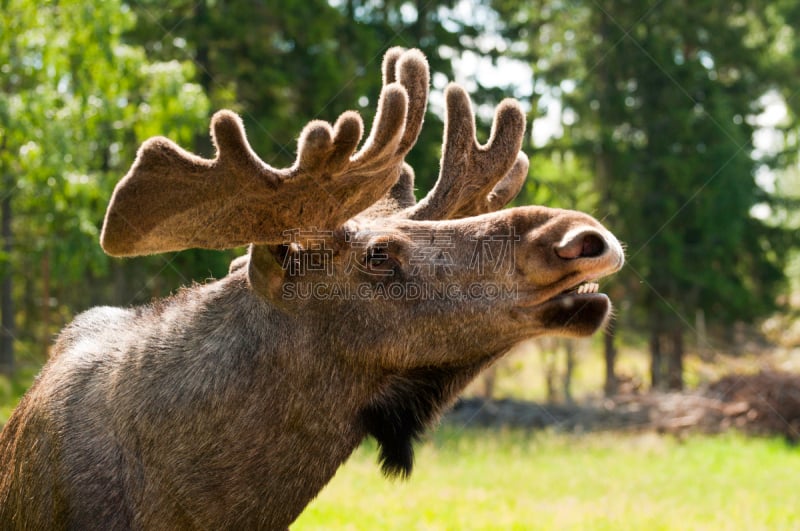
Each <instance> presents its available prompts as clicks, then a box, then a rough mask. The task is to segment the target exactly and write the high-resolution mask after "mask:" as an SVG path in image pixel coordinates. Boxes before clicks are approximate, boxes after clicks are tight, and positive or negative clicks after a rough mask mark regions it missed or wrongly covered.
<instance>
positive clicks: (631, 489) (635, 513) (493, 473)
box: [292, 427, 800, 531]
mask: <svg viewBox="0 0 800 531" xmlns="http://www.w3.org/2000/svg"><path fill="white" fill-rule="evenodd" d="M375 455H376V452H375V448H374V445H372V444H369V443H368V444H365V445H364V446H362V447H361V448H360V449H359V450H358V451H357V452H356V453H355V454H354V455H353V457H352V458H351V459H350V461H349V462H348V463H346V464H345V466H343V467H342V468H341V469H340V470H339V473H338V474H337V475H336V477H335V478H334V479H333V480H332V481H331V483H330V484H329V485H328V486H327V487H326V488H325V490H323V491H322V493H321V494H320V496H319V497H318V498H317V499H316V500H315V501H314V502H313V503H312V504H311V505H310V506H309V507H308V508H307V509H306V511H305V512H304V513H303V515H301V517H300V518H299V519H298V521H297V522H296V523H295V525H293V526H292V530H293V531H301V530H312V529H313V530H316V529H326V530H327V529H348V530H360V529H364V530H367V529H370V530H371V529H381V530H384V529H385V530H393V529H397V530H401V529H402V530H406V529H423V530H461V529H464V530H473V529H474V530H482V529H520V530H522V529H525V530H527V529H559V530H561V529H607V530H623V529H646V530H658V529H664V530H666V529H681V530H683V529H709V530H711V529H713V530H725V529H731V530H733V529H742V530H744V529H746V530H755V529H765V530H766V529H769V530H774V529H800V449H798V448H796V447H790V446H788V445H787V444H786V443H784V442H783V441H782V440H779V439H757V438H745V437H743V436H739V435H725V436H718V437H708V436H692V437H689V438H688V439H686V440H684V441H679V440H676V439H675V438H672V437H662V436H658V435H655V434H642V435H618V434H616V435H615V434H590V435H583V436H566V435H558V434H553V433H546V434H538V435H534V434H526V433H523V432H520V431H501V432H491V431H477V430H466V431H463V432H462V431H457V430H455V429H454V428H452V427H451V428H444V429H442V430H440V431H439V432H437V433H435V434H434V435H433V436H432V438H431V439H430V440H429V441H427V442H426V443H425V444H423V445H420V447H419V448H418V452H417V455H418V458H417V464H416V470H415V471H414V473H413V474H412V476H411V478H410V479H409V480H408V481H405V482H403V481H388V480H386V479H384V478H383V477H382V476H381V475H380V472H379V470H378V467H377V465H376V464H375Z"/></svg>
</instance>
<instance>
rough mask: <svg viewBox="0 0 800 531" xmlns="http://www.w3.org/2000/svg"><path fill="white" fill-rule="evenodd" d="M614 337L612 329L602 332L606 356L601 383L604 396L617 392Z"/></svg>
mask: <svg viewBox="0 0 800 531" xmlns="http://www.w3.org/2000/svg"><path fill="white" fill-rule="evenodd" d="M614 339H615V333H614V330H613V329H612V328H609V329H608V330H606V331H605V333H604V334H603V345H604V347H605V358H606V381H605V384H604V385H603V392H604V393H605V395H606V396H613V395H614V394H616V392H617V373H616V370H615V365H616V363H617V347H616V345H614Z"/></svg>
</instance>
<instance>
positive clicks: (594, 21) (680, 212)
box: [493, 0, 800, 330]
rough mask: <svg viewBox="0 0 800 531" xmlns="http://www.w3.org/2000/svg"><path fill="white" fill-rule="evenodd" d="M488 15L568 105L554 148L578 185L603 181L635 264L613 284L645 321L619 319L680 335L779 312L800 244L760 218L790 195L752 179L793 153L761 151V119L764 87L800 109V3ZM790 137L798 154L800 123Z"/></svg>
mask: <svg viewBox="0 0 800 531" xmlns="http://www.w3.org/2000/svg"><path fill="white" fill-rule="evenodd" d="M493 5H494V6H495V7H496V8H497V9H498V10H499V11H500V12H501V13H502V14H503V17H504V19H505V20H506V21H507V26H506V31H507V35H509V36H512V38H514V39H517V40H518V41H519V44H522V46H518V47H517V49H521V50H524V51H523V53H521V57H522V58H524V59H525V60H528V61H530V62H531V63H532V65H533V67H534V71H535V84H534V89H535V94H534V97H535V98H538V100H539V103H540V105H546V104H548V103H549V104H553V102H560V105H561V107H562V110H561V126H562V127H563V130H564V133H563V135H561V136H560V137H557V138H554V139H553V140H552V141H551V142H550V143H549V145H548V146H546V148H545V149H546V150H547V151H549V152H555V153H558V154H559V155H557V157H558V158H559V159H562V160H568V158H569V157H574V158H575V159H577V160H579V161H580V162H578V163H577V164H573V168H565V169H566V170H567V171H568V172H570V173H572V175H574V177H573V178H572V179H574V180H576V181H579V182H583V183H584V184H585V183H586V182H587V180H586V175H587V173H594V174H595V179H594V184H595V186H596V190H598V201H597V203H596V204H597V207H596V208H597V210H596V211H595V214H597V215H598V216H599V217H601V218H604V219H606V222H607V223H608V224H609V226H610V227H611V228H612V230H614V232H615V233H616V234H617V235H618V236H619V237H620V238H621V239H622V240H624V241H625V242H626V243H627V246H628V255H629V267H627V268H626V270H625V271H624V272H623V273H622V274H621V275H620V280H619V282H620V283H621V284H622V285H623V286H624V287H625V288H626V292H627V297H628V298H629V300H631V301H632V303H633V304H632V306H633V307H634V308H638V309H639V310H640V311H638V312H636V313H635V314H634V315H632V316H626V317H625V319H628V320H630V319H636V321H637V322H639V323H642V324H645V325H646V326H647V327H648V328H649V329H660V330H664V329H676V328H677V329H682V328H684V327H686V323H687V321H688V322H691V319H693V316H694V314H695V311H696V310H697V309H702V310H703V311H704V312H705V315H706V316H707V318H708V319H709V322H710V323H711V324H720V325H727V324H730V323H732V322H734V321H738V320H744V321H749V320H752V319H755V318H758V317H762V316H765V315H767V314H769V313H770V312H772V311H774V310H775V308H776V295H777V294H778V293H779V292H780V291H781V290H782V289H783V288H784V286H785V273H784V270H785V265H786V260H787V256H788V251H789V250H790V248H791V247H792V246H793V245H796V244H797V239H796V238H795V237H793V236H792V233H791V232H790V231H787V230H786V229H785V228H783V227H781V226H778V225H775V224H769V223H765V222H764V221H763V220H762V219H758V218H755V217H754V216H753V215H752V211H753V208H754V207H755V206H756V205H768V204H775V203H777V202H778V201H779V200H780V198H778V197H776V196H775V195H771V194H769V193H767V192H766V191H765V190H764V189H762V188H760V187H759V186H758V185H757V184H756V181H755V179H754V175H755V173H756V171H757V170H758V169H759V168H760V167H762V166H766V167H769V168H771V169H773V170H775V169H780V168H781V167H782V166H785V165H786V164H788V163H790V161H791V160H792V157H790V156H789V154H787V153H783V154H782V156H780V157H767V156H765V155H764V154H763V153H760V152H759V151H758V150H756V149H755V148H754V144H753V141H754V132H755V127H754V117H755V116H756V115H758V114H759V113H760V112H761V111H762V110H763V109H762V101H763V100H762V96H763V95H764V94H766V93H767V92H768V91H776V92H778V93H780V94H785V95H787V101H788V99H791V100H792V102H791V104H790V106H791V105H794V104H796V98H794V97H792V96H793V95H796V87H795V83H794V81H793V77H791V76H787V73H788V72H789V71H794V72H796V71H797V68H798V64H800V63H798V62H797V59H798V57H800V56H798V53H797V45H796V41H797V39H794V38H793V35H794V32H795V30H794V28H796V27H798V22H800V19H798V18H797V17H798V10H797V8H796V7H794V6H790V4H788V3H781V2H779V3H775V2H766V1H764V2H755V3H753V2H749V3H743V2H734V3H733V4H731V3H730V2H721V1H706V2H684V1H681V2H668V3H663V2H658V3H652V2H650V3H644V4H642V3H636V2H630V1H629V0H619V1H615V2H604V3H603V4H602V6H601V5H600V4H596V3H593V2H582V1H557V2H553V1H541V2H524V3H523V2H516V1H513V0H498V1H495V2H493ZM518 36H519V37H518ZM785 128H786V129H785V132H786V136H785V140H787V141H788V142H789V144H791V139H792V138H795V139H796V137H797V132H796V131H797V122H795V121H790V123H787V124H785ZM795 143H796V140H795ZM789 144H787V145H789ZM579 168H580V169H579ZM587 170H588V172H587ZM534 171H535V166H534ZM573 188H575V189H579V188H578V187H573ZM576 197H585V194H584V193H582V192H581V193H578V194H576ZM687 316H689V317H687Z"/></svg>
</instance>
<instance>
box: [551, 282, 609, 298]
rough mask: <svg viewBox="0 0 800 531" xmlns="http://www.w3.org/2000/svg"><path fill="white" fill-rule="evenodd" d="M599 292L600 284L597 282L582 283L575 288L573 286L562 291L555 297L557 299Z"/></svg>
mask: <svg viewBox="0 0 800 531" xmlns="http://www.w3.org/2000/svg"><path fill="white" fill-rule="evenodd" d="M599 291H600V284H598V283H597V282H582V283H580V284H578V285H577V286H573V287H571V288H569V289H568V290H565V291H562V292H561V294H560V295H557V297H560V296H564V295H585V294H588V293H599Z"/></svg>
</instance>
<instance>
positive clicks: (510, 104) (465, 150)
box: [404, 83, 528, 219]
mask: <svg viewBox="0 0 800 531" xmlns="http://www.w3.org/2000/svg"><path fill="white" fill-rule="evenodd" d="M445 98H446V102H447V106H446V109H445V143H444V148H443V150H442V161H441V168H440V171H439V179H438V180H437V182H436V185H435V186H434V187H433V189H432V190H431V191H430V193H429V194H428V195H427V196H426V197H425V198H424V199H422V200H421V201H420V202H419V203H418V204H417V205H415V206H413V207H411V208H409V209H407V210H406V211H405V213H404V215H405V217H408V218H410V219H452V218H459V217H467V216H474V215H478V214H483V213H486V212H491V211H493V210H497V209H499V208H502V207H503V206H504V205H505V204H506V203H508V202H509V201H511V199H513V198H514V196H516V194H517V193H518V192H519V190H520V189H521V188H522V184H523V183H524V181H525V177H526V176H527V171H528V159H527V157H526V156H525V154H524V153H522V152H520V148H521V147H522V138H523V135H524V134H525V114H524V113H523V112H522V109H521V108H520V106H519V104H518V103H517V102H516V101H515V100H512V99H506V100H503V101H502V102H501V103H500V105H499V106H498V108H497V111H496V112H495V118H494V123H493V124H492V132H491V135H490V138H489V141H488V142H487V143H486V144H485V145H484V146H481V145H479V144H478V141H477V139H476V136H475V119H474V115H473V113H472V108H471V105H470V101H469V96H467V93H466V92H465V91H464V89H462V88H461V87H459V86H458V85H455V84H452V83H451V84H450V85H449V86H448V87H447V89H446V91H445Z"/></svg>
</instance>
